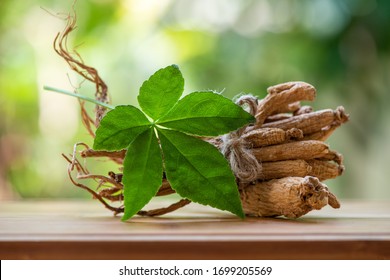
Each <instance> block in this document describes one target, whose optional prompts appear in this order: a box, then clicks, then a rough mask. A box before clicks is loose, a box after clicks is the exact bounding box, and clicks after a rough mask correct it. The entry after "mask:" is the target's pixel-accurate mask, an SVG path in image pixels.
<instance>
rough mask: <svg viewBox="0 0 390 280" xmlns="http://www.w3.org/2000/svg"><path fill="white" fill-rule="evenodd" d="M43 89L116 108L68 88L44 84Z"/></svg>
mask: <svg viewBox="0 0 390 280" xmlns="http://www.w3.org/2000/svg"><path fill="white" fill-rule="evenodd" d="M43 89H44V90H48V91H53V92H57V93H62V94H65V95H69V96H73V97H76V98H79V99H82V100H85V101H88V102H92V103H94V104H96V105H99V106H102V107H105V108H108V109H111V110H112V109H114V108H115V106H112V105H110V104H107V103H104V102H100V101H98V100H95V99H93V98H90V97H88V96H85V95H81V94H78V93H73V92H70V91H67V90H63V89H58V88H54V87H50V86H43Z"/></svg>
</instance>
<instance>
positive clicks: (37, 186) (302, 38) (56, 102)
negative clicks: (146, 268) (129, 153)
mask: <svg viewBox="0 0 390 280" xmlns="http://www.w3.org/2000/svg"><path fill="white" fill-rule="evenodd" d="M72 3H73V0H66V1H55V0H41V1H38V0H32V1H23V0H0V199H15V198H70V197H88V194H86V193H84V192H83V191H81V190H78V189H76V188H75V187H73V185H72V184H71V183H70V182H69V180H68V178H67V173H66V168H67V163H66V162H65V160H64V159H63V158H62V157H61V153H71V152H72V149H73V144H74V143H76V142H86V143H88V144H92V139H91V138H90V137H89V136H88V135H87V133H86V131H85V130H84V129H83V127H82V126H81V121H80V116H79V105H78V102H77V101H76V100H75V99H74V98H71V97H67V96H62V95H59V94H55V93H50V92H45V91H43V89H42V88H43V86H44V85H49V86H54V87H58V88H62V89H67V90H72V89H73V87H74V86H78V85H79V83H80V82H81V80H80V79H79V78H78V77H77V76H76V75H74V73H72V72H71V70H70V69H69V68H68V66H67V65H66V63H65V62H64V61H63V60H62V59H61V58H59V57H58V56H57V55H56V54H55V52H54V51H53V49H52V41H53V39H54V37H55V35H56V34H57V32H58V31H60V30H62V29H63V28H64V26H65V21H64V18H65V16H66V14H67V13H68V12H69V11H70V10H71V6H72ZM75 9H76V11H77V16H78V24H77V25H78V28H77V30H76V32H75V33H74V34H73V36H72V37H71V40H70V41H69V43H70V45H71V46H77V50H78V52H79V53H80V54H81V56H82V57H83V59H84V61H85V62H86V63H87V64H89V65H91V66H94V67H96V68H97V69H98V70H99V72H100V74H101V76H102V78H103V79H104V80H105V82H106V83H107V85H108V87H109V91H110V93H111V96H112V100H113V104H133V105H136V104H137V103H136V96H137V94H138V88H139V86H140V85H141V84H142V82H143V81H144V80H145V79H147V78H148V77H149V76H150V75H151V74H152V73H153V72H154V71H156V70H157V69H159V68H162V67H165V66H167V65H170V64H173V63H175V64H178V65H179V66H180V68H181V70H182V72H183V75H184V77H185V79H186V86H185V91H186V92H187V93H189V92H191V91H193V90H202V89H214V90H218V91H221V90H224V95H226V96H229V97H233V96H235V95H236V94H239V93H252V94H254V95H257V96H259V97H262V96H264V95H265V94H266V88H267V87H268V86H271V85H274V84H277V83H282V82H286V81H292V80H302V81H305V82H308V83H311V84H312V85H314V86H315V87H316V88H317V92H318V95H317V99H316V101H315V102H314V103H313V104H312V106H313V107H314V108H315V109H325V108H333V109H334V108H336V107H337V106H338V105H344V107H345V108H346V110H347V112H348V113H349V114H350V116H351V121H350V122H348V123H347V124H346V125H344V126H343V127H342V128H341V129H339V130H337V131H336V133H335V134H334V135H333V136H332V137H331V138H330V139H329V141H328V142H329V144H330V145H331V147H332V148H333V149H335V150H338V151H340V152H341V153H343V155H344V157H345V165H346V172H345V174H344V175H343V176H341V177H339V178H337V179H334V180H330V181H327V182H326V183H327V185H328V186H329V187H330V188H331V189H332V190H333V191H334V192H335V193H336V194H337V195H338V196H339V197H340V198H344V199H346V198H351V199H370V200H375V199H389V198H390V185H389V178H388V177H387V176H389V174H390V172H389V171H390V168H389V163H388V162H389V159H390V144H389V142H390V125H389V121H390V95H389V88H390V1H386V0H344V1H338V0H304V1H298V0H295V1H294V0H291V1H287V0H278V1H272V0H253V1H251V0H247V1H245V0H243V1H238V0H213V1H209V0H196V1H194V0H78V2H77V3H76V5H75ZM80 91H81V92H82V93H83V94H85V95H90V96H92V95H93V87H92V86H91V85H88V83H83V84H82V85H81V89H80Z"/></svg>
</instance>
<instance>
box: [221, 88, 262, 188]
mask: <svg viewBox="0 0 390 280" xmlns="http://www.w3.org/2000/svg"><path fill="white" fill-rule="evenodd" d="M235 103H236V104H237V105H240V106H244V105H246V106H247V107H248V108H247V110H248V111H249V113H250V114H251V115H253V116H254V115H255V114H256V111H257V98H256V97H254V96H252V95H242V96H240V97H238V98H237V99H236V100H235ZM245 130H246V127H243V128H240V129H238V130H236V131H233V132H230V133H228V134H225V135H224V136H222V139H221V140H222V142H223V143H222V145H221V152H222V154H223V155H224V156H225V158H226V159H227V160H228V161H229V164H230V168H231V169H232V171H233V173H234V175H235V176H236V178H238V179H239V180H240V181H241V182H242V183H249V182H253V181H255V180H256V179H258V178H261V172H262V167H261V164H260V163H259V162H258V161H257V159H256V157H255V156H254V155H253V153H252V144H251V143H250V142H248V141H246V140H245V139H244V138H242V137H241V136H242V135H243V134H244V133H245Z"/></svg>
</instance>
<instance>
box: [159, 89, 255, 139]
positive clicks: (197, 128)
mask: <svg viewBox="0 0 390 280" xmlns="http://www.w3.org/2000/svg"><path fill="white" fill-rule="evenodd" d="M254 120H255V119H254V117H253V116H252V115H251V114H249V113H247V112H246V111H245V110H244V109H242V108H241V107H240V106H238V105H236V104H234V103H233V102H232V101H231V100H230V99H228V98H226V97H224V96H222V95H220V94H216V93H213V92H194V93H191V94H189V95H187V96H185V97H184V98H183V99H181V100H180V101H179V102H178V103H177V104H176V105H175V106H174V107H173V108H172V110H170V111H169V112H168V114H166V115H165V116H163V117H162V118H161V119H160V120H159V121H158V122H157V123H158V124H159V125H161V126H165V127H168V128H172V129H174V130H179V131H182V132H187V133H190V134H195V135H201V136H217V135H221V134H225V133H228V132H229V131H232V130H236V129H238V128H240V127H242V126H243V125H245V124H248V123H249V122H253V121H254Z"/></svg>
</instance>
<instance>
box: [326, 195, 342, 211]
mask: <svg viewBox="0 0 390 280" xmlns="http://www.w3.org/2000/svg"><path fill="white" fill-rule="evenodd" d="M328 204H329V205H330V206H331V207H332V208H334V209H338V208H340V206H341V204H340V201H339V200H338V199H337V197H336V196H335V195H334V194H333V193H331V192H329V194H328Z"/></svg>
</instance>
